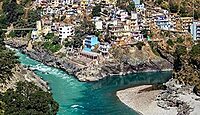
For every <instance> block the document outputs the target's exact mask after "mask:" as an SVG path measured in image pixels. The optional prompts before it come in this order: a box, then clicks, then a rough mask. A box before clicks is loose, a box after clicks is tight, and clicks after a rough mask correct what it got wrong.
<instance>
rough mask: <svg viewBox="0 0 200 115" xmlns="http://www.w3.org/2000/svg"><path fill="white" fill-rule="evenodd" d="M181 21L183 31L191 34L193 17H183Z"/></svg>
mask: <svg viewBox="0 0 200 115" xmlns="http://www.w3.org/2000/svg"><path fill="white" fill-rule="evenodd" d="M180 20H181V23H182V28H183V31H185V32H189V29H190V26H191V25H192V22H193V17H181V18H180Z"/></svg>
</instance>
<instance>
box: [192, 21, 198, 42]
mask: <svg viewBox="0 0 200 115" xmlns="http://www.w3.org/2000/svg"><path fill="white" fill-rule="evenodd" d="M190 30H191V31H190V33H191V34H192V36H193V40H194V41H196V40H200V22H193V24H192V25H191V26H190Z"/></svg>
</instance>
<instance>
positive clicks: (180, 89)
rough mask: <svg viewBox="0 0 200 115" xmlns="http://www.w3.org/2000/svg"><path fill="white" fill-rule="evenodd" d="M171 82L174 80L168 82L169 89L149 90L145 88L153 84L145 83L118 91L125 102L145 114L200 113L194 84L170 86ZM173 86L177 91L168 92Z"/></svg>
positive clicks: (199, 101)
mask: <svg viewBox="0 0 200 115" xmlns="http://www.w3.org/2000/svg"><path fill="white" fill-rule="evenodd" d="M170 83H173V81H170V82H168V85H167V87H168V90H150V91H149V90H148V91H147V90H144V89H149V88H150V87H152V85H143V86H138V87H133V88H128V89H125V90H121V91H118V92H117V96H118V97H119V99H120V100H121V101H122V102H123V103H124V104H126V105H127V106H129V107H131V108H132V109H134V110H135V111H138V113H141V114H143V115H177V114H181V115H183V114H184V115H199V112H200V97H198V96H197V95H195V94H194V93H193V91H192V89H193V88H192V86H184V85H177V84H175V83H173V84H174V85H173V87H171V88H170V85H171V84H170ZM169 84H170V85H169ZM173 88H174V91H175V93H171V94H170V93H169V92H167V91H170V90H172V89H173ZM174 91H172V92H174ZM157 96H159V97H157ZM161 98H162V99H161ZM158 103H159V105H162V107H163V108H162V107H159V106H158ZM166 104H167V105H166ZM170 105H171V106H170Z"/></svg>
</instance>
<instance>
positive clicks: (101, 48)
mask: <svg viewBox="0 0 200 115" xmlns="http://www.w3.org/2000/svg"><path fill="white" fill-rule="evenodd" d="M109 49H110V44H109V43H107V42H103V43H100V45H99V51H100V53H101V54H102V55H108V53H109Z"/></svg>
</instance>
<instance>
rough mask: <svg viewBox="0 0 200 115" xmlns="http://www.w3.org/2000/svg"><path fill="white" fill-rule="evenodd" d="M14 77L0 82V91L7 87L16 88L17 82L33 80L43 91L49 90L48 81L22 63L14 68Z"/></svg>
mask: <svg viewBox="0 0 200 115" xmlns="http://www.w3.org/2000/svg"><path fill="white" fill-rule="evenodd" d="M12 73H13V74H12V77H11V78H10V80H6V82H3V83H0V92H5V91H6V90H7V89H15V88H16V83H17V82H20V81H21V82H24V81H27V82H33V83H34V84H35V85H36V86H38V87H40V88H41V89H42V90H43V91H49V87H48V85H47V82H45V81H43V80H42V79H41V78H40V77H38V76H37V75H36V74H35V73H34V72H33V71H31V70H29V69H28V68H25V67H23V66H22V65H16V67H15V68H13V70H12Z"/></svg>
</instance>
